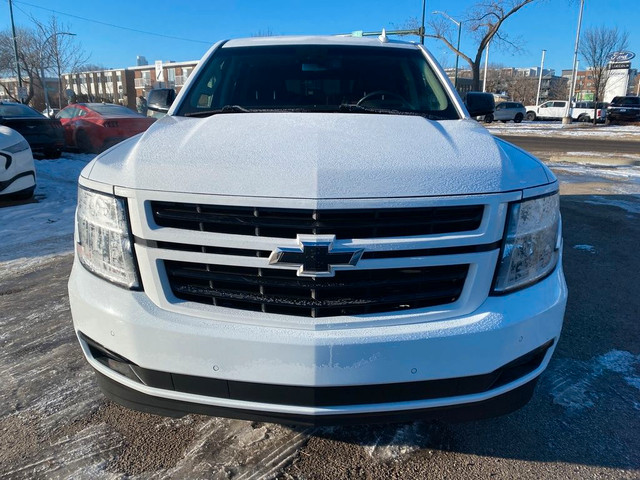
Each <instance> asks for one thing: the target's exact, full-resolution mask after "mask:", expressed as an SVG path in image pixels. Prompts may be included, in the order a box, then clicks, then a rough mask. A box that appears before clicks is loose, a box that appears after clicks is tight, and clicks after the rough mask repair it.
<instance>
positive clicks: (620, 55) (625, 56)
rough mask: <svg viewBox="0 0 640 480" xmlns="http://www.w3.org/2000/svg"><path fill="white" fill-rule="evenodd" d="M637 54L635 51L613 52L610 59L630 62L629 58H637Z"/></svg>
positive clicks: (615, 61)
mask: <svg viewBox="0 0 640 480" xmlns="http://www.w3.org/2000/svg"><path fill="white" fill-rule="evenodd" d="M635 56H636V54H635V53H633V52H613V53H612V54H611V59H610V60H609V61H610V62H613V63H618V62H628V61H629V60H631V59H633V58H635Z"/></svg>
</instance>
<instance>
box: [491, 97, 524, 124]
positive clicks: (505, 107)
mask: <svg viewBox="0 0 640 480" xmlns="http://www.w3.org/2000/svg"><path fill="white" fill-rule="evenodd" d="M525 113H527V111H526V109H525V108H524V105H522V104H521V103H519V102H500V103H496V109H495V111H494V112H493V113H490V114H489V115H485V116H484V122H485V123H491V122H493V121H494V120H500V121H501V122H503V123H506V122H508V121H509V120H513V121H514V122H515V123H520V122H521V121H522V120H523V119H524V115H525Z"/></svg>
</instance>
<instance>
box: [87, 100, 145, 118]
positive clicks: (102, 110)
mask: <svg viewBox="0 0 640 480" xmlns="http://www.w3.org/2000/svg"><path fill="white" fill-rule="evenodd" d="M87 107H88V108H89V109H91V110H93V111H94V112H97V113H99V114H100V115H119V116H126V117H141V116H142V115H140V114H139V113H137V112H134V111H133V110H130V109H128V108H127V107H123V106H122V105H112V104H109V103H97V104H92V103H89V104H87Z"/></svg>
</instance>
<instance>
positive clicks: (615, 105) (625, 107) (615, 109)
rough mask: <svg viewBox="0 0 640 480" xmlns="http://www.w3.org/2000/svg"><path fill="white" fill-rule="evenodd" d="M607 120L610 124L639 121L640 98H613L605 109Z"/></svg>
mask: <svg viewBox="0 0 640 480" xmlns="http://www.w3.org/2000/svg"><path fill="white" fill-rule="evenodd" d="M607 119H609V120H610V121H612V122H615V121H621V120H622V121H626V122H638V121H640V97H631V96H628V97H614V98H613V100H611V103H610V104H609V107H608V108H607Z"/></svg>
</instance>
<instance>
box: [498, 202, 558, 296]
mask: <svg viewBox="0 0 640 480" xmlns="http://www.w3.org/2000/svg"><path fill="white" fill-rule="evenodd" d="M560 230H561V223H560V204H559V195H558V194H557V193H554V194H553V195H548V196H545V197H540V198H536V199H533V200H525V201H522V202H517V203H512V204H511V205H510V206H509V213H508V215H507V228H506V235H505V238H504V240H503V243H502V250H501V256H500V258H499V260H498V272H497V275H496V281H495V284H494V287H493V291H494V292H495V293H507V292H509V291H511V290H515V289H518V288H522V287H525V286H527V285H530V284H532V283H535V282H537V281H539V280H542V279H543V278H544V277H546V276H547V275H548V274H549V273H551V272H552V271H553V269H554V268H555V267H556V264H557V263H558V257H559V256H560V246H561V244H562V237H561V231H560Z"/></svg>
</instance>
